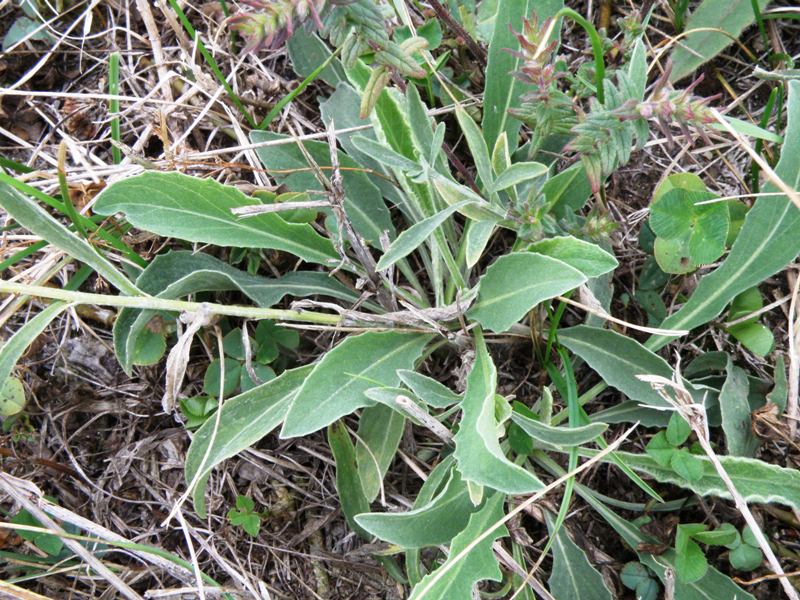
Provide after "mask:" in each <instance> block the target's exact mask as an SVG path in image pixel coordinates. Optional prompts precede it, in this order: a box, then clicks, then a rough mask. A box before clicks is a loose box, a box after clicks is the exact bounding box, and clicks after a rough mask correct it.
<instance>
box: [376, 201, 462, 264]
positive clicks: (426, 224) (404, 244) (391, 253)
mask: <svg viewBox="0 0 800 600" xmlns="http://www.w3.org/2000/svg"><path fill="white" fill-rule="evenodd" d="M468 204H471V203H470V202H469V201H466V202H459V203H458V204H454V205H453V206H448V207H447V208H445V209H444V210H442V211H440V212H438V213H436V214H435V215H433V216H431V217H428V218H427V219H423V220H422V221H420V222H419V223H415V224H414V225H412V226H411V227H409V228H408V229H406V230H405V231H404V232H402V233H401V234H400V235H398V236H397V239H395V240H394V241H393V242H392V243H391V244H390V245H389V248H387V250H386V252H385V253H384V255H383V256H381V258H380V260H379V261H378V264H377V265H376V268H377V269H378V270H379V271H380V270H383V269H388V268H389V267H391V266H392V265H393V264H394V263H396V262H397V261H398V260H400V259H401V258H404V257H406V256H408V255H409V254H411V253H412V252H413V251H414V250H416V249H417V248H418V247H419V246H420V245H421V244H422V243H424V242H425V240H427V239H428V238H429V237H430V236H431V235H432V234H433V232H434V231H436V229H437V228H438V227H439V226H440V225H441V224H442V223H444V222H445V221H446V220H447V219H448V218H449V217H450V216H451V215H452V214H453V213H455V212H458V211H459V210H461V209H462V208H464V207H465V206H467V205H468Z"/></svg>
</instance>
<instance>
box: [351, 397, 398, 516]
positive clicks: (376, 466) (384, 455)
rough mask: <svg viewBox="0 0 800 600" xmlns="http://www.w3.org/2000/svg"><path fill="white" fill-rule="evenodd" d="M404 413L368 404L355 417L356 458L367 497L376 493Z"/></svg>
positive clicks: (379, 487)
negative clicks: (359, 416)
mask: <svg viewBox="0 0 800 600" xmlns="http://www.w3.org/2000/svg"><path fill="white" fill-rule="evenodd" d="M405 425H406V419H405V417H404V416H403V415H402V414H400V413H399V412H397V411H395V410H392V409H391V408H390V407H388V406H384V405H382V404H378V405H376V406H368V407H367V408H365V409H364V410H363V412H362V413H361V418H360V419H359V420H358V438H357V440H356V462H357V463H358V475H359V477H360V478H361V486H362V488H363V489H364V496H366V498H367V501H369V502H372V501H373V500H375V498H377V497H378V494H379V493H380V490H381V482H382V481H383V478H384V476H385V475H386V471H387V470H388V469H389V465H390V464H391V462H392V459H393V458H394V455H395V453H396V452H397V448H398V447H399V446H400V438H401V437H403V429H404V428H405Z"/></svg>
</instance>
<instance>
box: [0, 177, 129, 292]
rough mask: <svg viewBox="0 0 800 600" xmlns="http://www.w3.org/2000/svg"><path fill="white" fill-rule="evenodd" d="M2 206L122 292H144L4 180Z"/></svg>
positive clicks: (1, 191)
mask: <svg viewBox="0 0 800 600" xmlns="http://www.w3.org/2000/svg"><path fill="white" fill-rule="evenodd" d="M0 206H2V207H3V208H4V209H5V211H6V212H7V213H8V214H9V215H11V217H13V219H14V220H15V221H16V222H17V223H19V224H20V225H22V226H23V227H24V228H25V229H27V230H28V231H30V232H31V233H34V234H36V235H38V236H39V237H40V238H42V239H43V240H47V241H48V242H49V243H50V244H52V245H53V246H55V247H56V248H58V249H60V250H63V251H64V252H66V253H67V254H69V255H70V256H71V257H72V258H74V259H76V260H79V261H80V262H82V263H84V264H87V265H89V266H90V267H92V268H93V269H94V270H95V271H97V273H98V274H99V275H101V276H102V277H103V278H104V279H106V280H107V281H108V282H109V283H110V284H111V285H113V286H114V287H115V288H117V289H118V290H119V291H120V292H122V293H123V294H127V295H129V296H138V295H141V292H140V291H139V289H138V288H137V287H136V286H135V285H133V283H131V282H130V281H129V280H128V278H127V277H125V276H124V275H123V274H122V273H120V272H119V271H118V270H117V268H116V267H115V266H114V265H113V264H111V263H110V262H109V261H108V260H106V259H105V258H104V257H103V256H101V255H100V254H99V253H98V252H97V251H96V250H95V249H94V248H93V247H92V246H90V245H89V244H88V243H87V242H86V240H84V239H83V238H80V237H78V236H77V235H75V234H74V233H72V232H71V231H69V230H68V229H67V228H66V227H64V226H63V225H62V224H61V223H59V222H58V221H56V220H55V219H54V218H53V217H51V216H50V215H49V214H47V212H46V211H45V210H44V209H43V208H42V207H41V206H39V205H38V204H37V203H36V202H34V201H33V200H32V199H31V198H27V197H26V196H24V195H23V194H22V193H20V192H18V191H17V190H15V189H14V188H12V187H11V186H10V185H8V184H5V183H0Z"/></svg>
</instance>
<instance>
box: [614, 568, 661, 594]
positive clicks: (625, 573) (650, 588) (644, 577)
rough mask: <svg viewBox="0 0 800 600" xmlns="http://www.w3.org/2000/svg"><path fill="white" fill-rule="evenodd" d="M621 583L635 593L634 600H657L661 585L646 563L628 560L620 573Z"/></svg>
mask: <svg viewBox="0 0 800 600" xmlns="http://www.w3.org/2000/svg"><path fill="white" fill-rule="evenodd" d="M620 579H621V580H622V585H624V586H625V587H626V588H628V589H629V590H633V591H634V592H635V593H636V600H657V599H658V592H659V590H660V589H661V586H660V585H659V583H658V578H657V577H656V574H655V573H653V571H651V570H650V568H649V567H647V565H643V564H642V563H640V562H629V563H628V564H626V565H625V566H624V567H623V568H622V572H621V573H620Z"/></svg>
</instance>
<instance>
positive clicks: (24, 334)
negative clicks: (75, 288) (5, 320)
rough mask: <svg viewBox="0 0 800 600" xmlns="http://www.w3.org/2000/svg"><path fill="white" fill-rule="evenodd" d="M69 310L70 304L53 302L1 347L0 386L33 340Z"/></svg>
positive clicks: (9, 375)
mask: <svg viewBox="0 0 800 600" xmlns="http://www.w3.org/2000/svg"><path fill="white" fill-rule="evenodd" d="M68 308H69V304H67V303H65V302H53V303H52V304H50V305H49V306H47V307H45V308H44V309H42V310H41V312H39V314H37V315H36V316H35V317H33V318H32V319H30V320H29V321H28V322H27V323H25V325H23V326H22V327H20V328H19V329H18V330H17V331H15V332H14V335H12V336H11V337H10V338H9V339H8V340H6V341H5V342H4V343H3V345H2V347H0V385H2V384H3V382H4V381H6V380H7V379H8V378H9V377H11V371H12V370H13V369H14V365H16V364H17V362H19V359H20V358H21V357H22V355H23V354H24V353H25V350H26V349H27V348H28V346H30V345H31V343H32V342H33V340H35V339H36V338H37V337H39V334H41V333H42V332H43V331H44V330H45V329H47V326H48V325H50V323H52V322H53V320H55V319H56V318H57V317H58V315H60V314H61V313H62V312H64V311H65V310H67V309H68Z"/></svg>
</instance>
